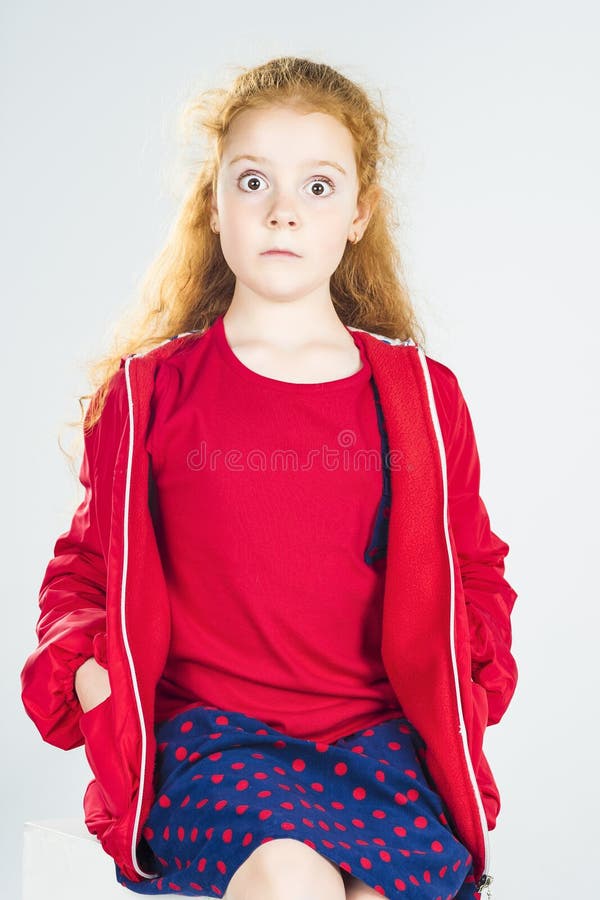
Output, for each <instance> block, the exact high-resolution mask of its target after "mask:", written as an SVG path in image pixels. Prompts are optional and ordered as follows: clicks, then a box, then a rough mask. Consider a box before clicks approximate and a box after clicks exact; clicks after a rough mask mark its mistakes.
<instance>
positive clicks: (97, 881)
mask: <svg viewBox="0 0 600 900" xmlns="http://www.w3.org/2000/svg"><path fill="white" fill-rule="evenodd" d="M126 894H129V896H130V897H132V898H133V897H141V896H143V895H141V894H137V893H136V892H135V891H130V890H129V889H128V888H126V887H125V886H124V885H122V884H119V882H118V881H117V878H116V873H115V864H114V862H113V860H112V858H111V857H110V856H108V854H107V853H105V851H104V849H103V847H102V844H101V843H100V841H99V840H98V839H97V838H96V837H95V835H93V834H90V832H89V831H88V830H87V828H86V826H85V823H84V822H83V820H80V819H43V820H40V821H36V822H25V833H24V837H23V900H123V898H124V897H125V895H126ZM152 896H153V897H171V898H173V896H174V895H173V894H172V893H170V894H153V895H152ZM198 900H203V898H202V897H199V898H198Z"/></svg>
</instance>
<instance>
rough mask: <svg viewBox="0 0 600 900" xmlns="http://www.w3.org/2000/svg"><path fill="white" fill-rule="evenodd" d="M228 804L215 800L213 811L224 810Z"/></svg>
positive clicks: (225, 801)
mask: <svg viewBox="0 0 600 900" xmlns="http://www.w3.org/2000/svg"><path fill="white" fill-rule="evenodd" d="M228 802H229V801H228V800H217V802H216V803H215V809H216V810H219V809H224V808H225V807H226V806H227V803H228Z"/></svg>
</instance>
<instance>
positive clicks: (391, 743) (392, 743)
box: [388, 741, 402, 750]
mask: <svg viewBox="0 0 600 900" xmlns="http://www.w3.org/2000/svg"><path fill="white" fill-rule="evenodd" d="M388 747H389V748H390V750H401V749H402V744H399V743H398V741H388Z"/></svg>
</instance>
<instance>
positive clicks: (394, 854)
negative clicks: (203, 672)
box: [116, 706, 479, 900]
mask: <svg viewBox="0 0 600 900" xmlns="http://www.w3.org/2000/svg"><path fill="white" fill-rule="evenodd" d="M156 738H157V756H156V766H155V775H154V786H155V789H156V798H155V801H154V803H153V805H152V808H151V810H150V813H149V815H148V818H147V820H146V822H145V823H144V826H143V830H142V834H143V837H142V840H141V844H140V847H139V853H140V859H143V860H144V865H145V866H150V867H151V868H149V869H148V871H155V872H157V873H158V875H157V877H156V878H153V879H145V880H144V881H131V880H130V879H128V878H126V877H125V876H124V875H123V873H122V871H121V870H120V868H119V867H118V865H116V874H117V880H118V881H119V882H120V883H121V884H123V885H125V886H126V887H128V888H129V889H130V890H131V891H135V892H137V893H138V894H170V893H177V894H180V895H184V896H196V897H198V896H204V897H222V896H223V895H224V894H225V891H226V889H227V885H228V883H229V881H230V880H231V878H232V876H233V874H234V873H235V871H236V870H237V869H238V868H239V866H241V865H242V863H243V862H245V860H246V859H247V858H248V857H249V856H250V854H251V853H252V851H253V850H255V849H256V848H257V847H258V846H259V845H260V844H264V843H266V842H267V841H270V840H273V839H274V838H294V839H295V840H298V841H303V842H304V843H305V844H308V845H309V846H310V847H311V848H312V849H314V850H316V851H317V852H318V853H320V854H322V855H323V856H325V857H327V859H329V860H331V861H332V862H333V863H335V864H336V865H338V866H339V867H340V869H343V870H345V871H346V872H348V873H350V874H351V875H355V876H356V877H358V878H360V879H361V880H362V881H364V882H365V883H366V884H368V885H370V886H371V887H372V888H373V889H374V890H375V891H377V892H378V893H380V894H382V895H383V896H385V897H388V898H390V900H391V898H398V897H402V898H411V900H413V898H414V900H417V898H418V900H450V898H452V897H458V898H459V900H473V898H479V893H478V892H477V891H476V884H475V878H474V875H473V868H472V857H471V855H470V853H469V852H468V851H467V849H466V847H465V846H464V845H463V844H462V843H461V842H460V841H459V840H458V839H457V837H456V836H455V834H454V832H453V831H452V829H451V827H450V825H449V819H448V816H449V814H448V810H447V808H446V806H445V804H444V803H443V801H442V799H441V797H440V796H439V794H438V793H437V791H436V790H435V787H434V785H433V782H432V781H431V778H430V776H429V774H428V773H427V770H426V768H425V764H424V760H423V752H424V747H425V743H424V741H423V739H422V738H421V736H420V735H419V733H418V732H417V730H416V729H415V728H414V727H413V725H412V724H411V723H410V722H409V721H408V719H406V718H405V717H403V716H398V717H396V718H392V719H388V720H387V721H385V722H381V723H379V724H377V725H375V726H372V727H369V728H365V729H361V730H360V731H356V732H354V733H353V734H350V735H348V736H346V737H342V738H339V739H338V740H337V741H334V742H333V743H331V744H328V743H326V742H324V741H312V740H306V739H303V738H295V737H290V736H289V735H287V734H284V733H283V732H281V731H277V730H276V729H275V728H271V727H270V726H269V725H267V724H265V722H263V721H261V720H260V719H255V718H252V717H250V716H247V715H245V714H243V713H239V712H230V711H227V710H222V709H217V708H216V707H212V706H197V707H194V708H192V709H187V710H184V711H183V712H181V713H179V714H178V715H176V716H174V717H173V718H171V719H169V720H168V721H166V722H162V723H160V724H159V725H158V726H157V728H156Z"/></svg>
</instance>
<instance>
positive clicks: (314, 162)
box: [229, 153, 347, 175]
mask: <svg viewBox="0 0 600 900" xmlns="http://www.w3.org/2000/svg"><path fill="white" fill-rule="evenodd" d="M240 159H250V160H252V162H258V163H268V162H269V161H270V160H268V159H267V157H266V156H250V155H249V154H247V153H242V154H240V155H239V156H234V157H233V159H232V160H231V162H230V163H229V165H230V166H232V165H233V164H234V163H236V162H238V161H239V160H240ZM304 163H305V164H306V165H311V166H331V167H332V168H333V169H337V170H338V172H341V173H342V175H346V174H347V173H346V170H345V169H344V168H342V166H340V164H339V163H336V162H331V161H330V160H328V159H305V160H304Z"/></svg>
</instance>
